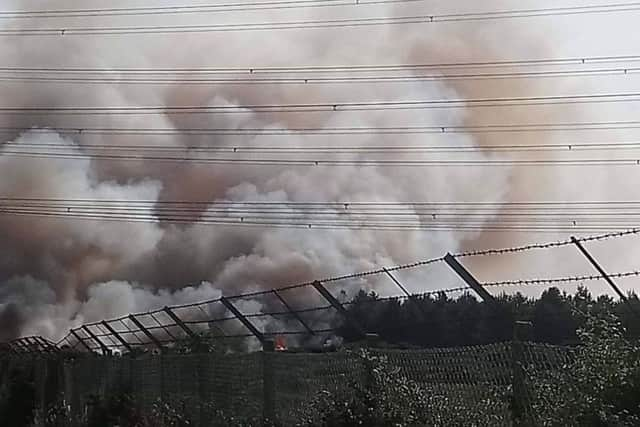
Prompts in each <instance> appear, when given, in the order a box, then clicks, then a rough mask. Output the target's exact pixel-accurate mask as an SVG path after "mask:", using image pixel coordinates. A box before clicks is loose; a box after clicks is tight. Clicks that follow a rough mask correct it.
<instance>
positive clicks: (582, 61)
mask: <svg viewBox="0 0 640 427" xmlns="http://www.w3.org/2000/svg"><path fill="white" fill-rule="evenodd" d="M637 61H640V55H610V56H584V57H579V56H576V57H567V58H535V59H509V60H495V61H467V62H437V63H424V64H369V65H366V64H365V65H353V64H351V65H344V64H343V65H302V66H289V67H285V66H251V67H206V66H203V67H188V68H185V67H182V68H164V67H153V68H144V67H136V68H120V67H109V68H95V67H91V68H87V67H65V68H60V67H15V66H2V65H0V72H20V73H22V72H25V73H37V72H43V73H90V74H93V73H105V74H114V73H115V74H129V73H131V74H189V73H204V74H283V73H284V74H291V73H295V74H299V73H322V74H326V73H360V72H389V71H406V70H416V69H434V68H435V69H453V68H505V67H507V68H513V67H518V68H520V67H540V66H560V65H590V64H591V65H598V64H603V63H604V64H608V63H622V62H637Z"/></svg>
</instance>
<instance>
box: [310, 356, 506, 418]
mask: <svg viewBox="0 0 640 427" xmlns="http://www.w3.org/2000/svg"><path fill="white" fill-rule="evenodd" d="M358 356H359V358H360V359H361V360H362V362H363V366H364V367H365V372H366V375H365V378H364V380H363V381H357V380H351V381H350V382H349V383H348V386H347V387H346V389H343V390H337V391H334V392H330V391H326V390H325V391H322V392H321V393H320V394H319V395H318V396H317V398H316V399H315V401H314V402H312V404H311V405H310V408H309V412H308V415H307V416H306V417H305V420H304V421H303V423H302V424H304V425H307V426H314V427H320V426H331V427H351V426H372V427H383V426H385V427H387V426H394V427H404V426H426V425H428V426H494V425H504V424H506V423H508V420H505V419H504V415H505V414H506V411H504V408H506V403H505V402H503V400H502V399H501V398H500V397H499V396H498V395H497V394H496V393H494V392H493V390H492V389H491V388H490V387H488V386H487V387H486V388H485V387H484V386H481V387H482V389H483V392H482V396H479V395H478V387H477V386H473V387H468V386H465V385H460V384H421V383H418V382H416V381H412V380H410V379H407V378H406V377H404V376H403V375H401V373H400V370H399V369H398V368H396V367H392V366H390V365H389V363H388V361H387V360H386V359H385V358H384V357H379V356H372V355H371V354H369V353H368V352H366V351H365V350H361V351H360V353H358Z"/></svg>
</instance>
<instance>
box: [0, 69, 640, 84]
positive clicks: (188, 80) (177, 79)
mask: <svg viewBox="0 0 640 427" xmlns="http://www.w3.org/2000/svg"><path fill="white" fill-rule="evenodd" d="M638 72H640V67H628V68H623V67H616V68H600V69H584V70H545V71H530V72H509V73H467V74H417V75H406V74H401V75H385V74H382V75H368V76H340V77H322V76H309V75H302V76H291V77H275V78H274V77H258V76H257V75H256V76H255V77H226V78H224V77H206V76H204V77H203V75H202V73H197V72H196V73H189V74H186V75H185V74H183V75H176V76H173V77H144V75H140V74H139V73H138V75H137V76H136V77H118V76H107V77H101V76H90V77H87V76H85V77H82V76H77V75H76V72H72V73H73V75H72V76H64V75H57V76H56V75H53V76H52V75H50V72H47V75H33V74H30V75H26V76H25V75H20V74H22V73H18V74H16V75H1V74H0V81H3V82H9V83H10V82H19V83H60V84H87V85H89V84H91V85H93V84H95V85H109V84H122V85H210V84H217V85H327V84H370V83H412V82H425V81H446V80H456V81H478V80H506V79H530V78H565V77H603V76H615V75H620V76H624V75H629V74H637V73H638ZM65 74H68V72H65ZM102 74H104V73H102ZM194 74H195V75H199V77H192V76H193V75H194ZM152 76H154V75H153V74H152Z"/></svg>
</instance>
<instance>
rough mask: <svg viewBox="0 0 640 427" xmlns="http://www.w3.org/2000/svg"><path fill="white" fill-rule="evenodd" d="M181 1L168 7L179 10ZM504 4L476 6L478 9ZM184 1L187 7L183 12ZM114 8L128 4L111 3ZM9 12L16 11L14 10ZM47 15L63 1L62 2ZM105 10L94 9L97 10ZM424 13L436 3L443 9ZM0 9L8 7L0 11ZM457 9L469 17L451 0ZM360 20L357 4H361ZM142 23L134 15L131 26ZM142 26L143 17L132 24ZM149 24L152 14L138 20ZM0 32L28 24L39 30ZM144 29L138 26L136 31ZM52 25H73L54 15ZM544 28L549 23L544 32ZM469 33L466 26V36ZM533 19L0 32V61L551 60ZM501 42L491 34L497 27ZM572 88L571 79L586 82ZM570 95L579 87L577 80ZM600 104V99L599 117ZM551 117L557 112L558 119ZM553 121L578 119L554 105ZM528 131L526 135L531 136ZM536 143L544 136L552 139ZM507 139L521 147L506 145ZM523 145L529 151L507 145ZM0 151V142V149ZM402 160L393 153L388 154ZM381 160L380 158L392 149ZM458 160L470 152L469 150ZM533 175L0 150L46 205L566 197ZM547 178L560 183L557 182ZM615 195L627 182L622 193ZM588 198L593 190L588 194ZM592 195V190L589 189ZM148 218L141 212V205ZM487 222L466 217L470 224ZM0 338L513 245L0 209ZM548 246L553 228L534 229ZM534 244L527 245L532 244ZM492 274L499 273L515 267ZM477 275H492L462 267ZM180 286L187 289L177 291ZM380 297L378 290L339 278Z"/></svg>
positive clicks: (228, 121) (154, 120) (388, 114)
mask: <svg viewBox="0 0 640 427" xmlns="http://www.w3.org/2000/svg"><path fill="white" fill-rule="evenodd" d="M183 3H184V2H183ZM504 3H505V2H483V3H482V7H483V9H487V10H488V9H492V8H494V7H495V8H496V9H497V8H499V7H500V6H502V5H504ZM193 4H196V3H195V2H194V3H193ZM125 5H128V3H125ZM13 6H15V8H16V9H27V8H28V7H27V5H26V4H25V3H23V2H15V4H14V5H13ZM33 6H34V8H36V6H37V8H38V9H47V8H51V9H61V8H64V9H72V8H74V7H78V8H81V7H86V3H85V2H80V1H65V2H62V3H60V2H59V1H56V2H44V3H42V2H38V3H37V4H34V5H33ZM63 6H64V7H63ZM110 6H111V5H110ZM433 6H434V8H435V9H437V8H445V3H444V2H439V3H438V2H436V3H434V5H433ZM370 7H371V8H372V9H371V10H372V12H369V13H370V14H372V15H377V16H383V15H392V14H394V13H397V14H402V13H405V14H410V13H412V12H415V11H416V10H418V11H421V10H422V9H420V8H416V7H415V6H402V7H401V6H394V7H391V6H375V7H374V6H370ZM5 8H6V9H11V7H9V5H6V6H5ZM459 8H460V9H461V10H464V9H475V8H477V6H476V2H472V1H465V2H461V5H460V6H459ZM337 13H338V14H339V12H336V11H335V10H333V11H328V10H323V9H322V8H318V9H307V10H304V11H301V12H291V13H289V14H288V15H286V17H289V18H290V17H293V18H294V19H314V18H317V19H325V18H331V17H335V16H336V14H337ZM363 13H364V12H363ZM232 15H233V16H234V17H233V18H227V16H226V15H221V14H219V15H213V18H211V16H209V18H202V17H194V16H186V17H185V16H176V17H164V18H153V21H154V23H156V21H157V23H159V24H163V23H167V22H170V23H172V24H175V23H192V22H195V23H199V22H203V19H204V20H206V19H229V21H234V22H251V21H268V20H270V19H272V20H279V19H280V20H283V18H282V16H283V15H282V14H279V12H277V11H270V12H264V11H263V12H260V13H257V12H253V13H248V14H241V13H238V14H232ZM136 19H141V18H136ZM145 19H147V18H145ZM148 19H149V20H152V18H148ZM25 21H28V22H20V23H19V24H16V22H15V21H14V22H11V23H4V25H5V26H6V27H10V28H17V27H19V26H20V25H23V27H24V28H33V27H35V26H37V25H38V22H39V21H32V20H25ZM135 22H137V21H136V20H135V19H133V18H116V17H113V18H99V19H98V18H87V19H85V20H84V21H83V22H82V25H84V26H90V25H94V24H95V25H102V26H110V25H131V24H132V23H135ZM145 22H146V21H145ZM64 24H65V25H67V24H68V25H69V26H73V25H78V21H77V20H76V21H72V22H71V21H70V22H69V23H64ZM546 25H547V27H546V30H548V25H549V24H546ZM480 29H482V30H480ZM546 30H545V27H540V28H536V29H535V31H533V30H529V29H527V30H524V29H522V28H521V26H519V25H518V24H517V23H512V24H510V23H501V24H500V25H499V26H497V27H496V28H495V29H493V27H492V26H491V24H486V23H485V24H484V25H483V24H478V25H470V26H461V25H449V26H446V25H442V26H440V27H437V28H435V29H433V28H428V29H427V28H425V27H420V26H407V27H404V26H395V27H394V26H390V27H376V28H375V29H373V30H363V31H359V30H345V31H344V32H339V33H336V32H334V31H300V32H295V33H294V32H288V31H282V32H273V33H269V34H266V33H260V32H248V33H230V34H223V33H211V34H192V35H172V36H158V35H156V36H131V37H125V36H114V37H108V36H107V37H100V36H97V37H93V36H91V37H85V38H83V37H71V36H69V37H66V36H65V37H58V38H55V37H54V38H49V39H39V38H38V39H32V38H28V37H26V38H11V39H4V40H0V58H1V59H2V63H4V64H11V65H12V66H25V67H26V66H34V67H46V66H49V67H102V68H118V67H138V68H153V67H184V68H190V67H198V66H208V67H211V66H214V67H215V66H223V67H233V66H242V67H247V66H248V65H249V66H250V65H283V66H290V65H294V66H295V65H305V64H312V65H335V64H349V63H353V64H382V63H384V64H402V63H439V62H449V63H451V62H456V61H473V60H477V59H484V60H487V58H490V59H494V60H495V59H498V60H499V59H505V58H506V59H510V58H513V57H520V58H527V57H531V58H536V57H553V56H554V51H553V49H551V48H550V47H549V46H548V45H545V44H543V43H539V40H538V39H537V38H536V35H540V34H544V33H545V31H546ZM505 31H511V32H513V35H514V37H513V40H508V38H507V37H505V36H504V34H503V32H505ZM585 87H588V86H585ZM559 89H560V86H559V85H558V84H557V83H554V82H553V81H551V80H548V81H545V82H537V83H535V84H531V82H530V81H528V82H526V83H525V81H524V80H514V81H501V82H491V81H487V82H423V83H404V84H398V85H336V86H323V85H315V86H314V85H309V86H304V85H297V86H296V85H293V86H290V85H271V86H258V85H245V86H238V85H206V86H205V85H197V86H194V85H186V84H185V85H167V86H161V85H160V86H158V85H126V84H122V85H86V86H85V85H53V84H46V85H45V84H29V83H25V84H21V83H12V84H6V85H5V86H4V87H3V88H2V90H1V93H2V94H3V96H2V99H3V101H2V105H3V106H9V107H63V106H149V105H167V106H172V105H259V104H288V103H306V102H314V101H315V102H327V101H333V102H348V101H354V100H366V101H372V100H416V99H444V98H474V97H482V96H495V95H496V94H497V93H499V94H502V95H504V96H522V95H526V94H531V93H535V94H541V93H543V94H545V93H546V94H554V93H557V91H558V90H559ZM578 89H579V88H578ZM611 108H613V107H611ZM553 111H554V110H553V109H550V110H544V111H542V112H537V111H536V110H534V112H533V113H532V112H531V110H526V109H518V108H513V109H502V110H500V111H499V113H496V111H495V110H491V109H488V110H482V109H467V110H438V109H435V110H422V111H421V110H414V111H397V112H394V111H378V112H364V113H355V112H350V113H335V114H332V113H322V114H286V113H269V114H259V113H254V114H229V115H215V114H214V115H179V116H177V115H166V114H165V115H147V116H133V115H132V116H127V115H120V116H117V115H103V116H89V117H76V116H64V115H53V114H50V115H47V114H41V115H34V116H28V115H20V116H1V117H0V125H1V126H4V127H11V128H20V129H22V130H21V131H19V132H16V134H15V135H10V136H8V137H7V138H5V141H6V142H13V143H18V144H21V143H24V144H33V143H38V142H40V143H61V144H68V145H69V146H70V147H73V149H74V150H76V151H77V152H79V153H81V152H83V144H87V143H94V144H114V145H123V146H126V145H144V144H147V145H151V144H164V145H173V146H177V147H180V146H186V145H191V144H198V143H207V144H215V145H216V146H220V147H233V146H234V145H241V144H254V145H257V144H260V143H265V144H267V145H268V144H274V143H276V144H277V145H280V146H283V145H287V146H290V147H302V146H305V144H307V145H308V144H314V143H315V144H320V145H329V146H331V145H334V146H344V145H361V146H375V145H391V144H397V145H411V144H415V145H417V144H432V145H442V142H443V141H444V140H442V139H439V137H438V136H433V137H431V136H428V135H426V136H425V135H415V136H402V137H398V136H389V135H386V136H385V135H372V136H366V135H365V136H362V135H361V136H353V135H347V136H331V137H327V136H324V137H321V138H319V137H317V136H296V137H273V136H242V137H237V136H235V137H231V136H198V137H194V136H189V137H187V136H180V135H170V136H158V135H156V136H149V135H146V136H136V137H131V136H123V135H116V136H114V135H107V136H99V135H91V136H82V135H74V136H70V137H67V136H56V135H51V134H43V133H39V132H37V131H34V129H46V128H57V127H75V128H81V127H100V128H127V127H131V128H135V127H139V128H166V129H180V128H185V127H201V128H238V129H242V128H259V129H262V128H268V127H273V128H299V127H313V128H316V127H317V128H330V127H343V126H344V127H358V126H362V127H386V126H389V127H392V126H402V125H407V124H409V125H412V126H421V125H422V126H430V125H440V124H442V123H446V124H447V125H449V126H452V125H453V126H454V125H468V124H487V123H489V124H492V123H494V124H495V123H536V122H553V121H554V120H553V114H552V113H550V112H553ZM565 113H566V112H565ZM562 117H563V119H565V120H568V121H570V120H574V119H576V120H579V119H582V118H584V119H585V120H588V119H589V118H591V117H592V115H590V114H588V113H585V114H583V113H580V114H578V112H577V111H573V110H570V111H569V114H565V115H563V116H562ZM511 138H512V136H499V135H498V137H496V136H495V135H493V136H491V138H489V136H487V135H480V134H479V135H474V134H466V135H465V134H462V135H458V136H456V137H452V138H451V139H449V140H446V141H447V143H455V144H460V145H483V144H485V145H488V144H500V143H509V142H513V141H512V140H511ZM528 138H540V135H536V136H533V137H528ZM548 139H549V140H550V141H551V140H553V138H552V136H548ZM519 141H520V140H519ZM521 141H522V143H527V142H531V140H530V139H527V138H523V139H521ZM0 147H2V145H0ZM3 150H6V148H0V153H2V151H3ZM405 156H406V157H407V158H410V157H409V156H410V155H405ZM396 157H397V156H396ZM466 158H471V159H482V158H487V155H485V154H482V153H475V154H474V153H471V154H467V157H466ZM546 173H548V174H549V175H545V176H540V175H536V174H535V173H533V174H532V173H530V171H517V170H513V169H512V168H507V167H505V168H496V169H493V168H468V169H465V170H459V169H449V168H384V167H358V166H342V167H331V166H318V167H297V168H286V167H273V166H236V165H234V166H228V165H203V164H188V163H178V164H166V163H153V162H143V161H121V162H116V161H110V162H105V161H93V160H78V159H75V160H73V161H64V160H52V159H46V160H45V159H33V158H29V159H25V158H15V157H10V156H0V196H2V197H34V198H38V197H46V198H61V199H65V198H67V199H112V200H185V201H203V200H204V201H211V202H213V201H216V200H225V201H237V202H243V201H282V202H287V201H291V202H340V203H348V202H358V201H363V202H411V201H420V202H428V201H482V202H496V201H504V200H517V199H520V200H522V199H533V200H535V199H540V200H545V199H558V200H563V199H567V198H575V199H581V198H583V197H582V196H583V195H584V189H583V188H582V187H580V188H578V187H576V186H575V179H572V178H571V173H573V172H570V171H564V170H562V171H555V170H547V171H546V172H545V174H546ZM602 177H603V173H602V172H600V173H594V174H593V175H592V176H591V177H589V178H586V180H587V181H588V182H590V183H591V184H593V185H591V192H592V194H591V195H590V197H588V198H590V199H594V200H595V199H598V198H603V197H599V196H602V194H603V193H605V192H606V190H604V189H602V188H599V187H598V186H597V184H598V182H600V181H599V180H602ZM558 182H560V183H561V185H559V186H558V185H556V184H557V183H558ZM626 185H630V184H626ZM593 192H596V193H598V194H593ZM604 198H606V197H604ZM148 213H149V214H152V215H154V210H153V208H150V211H149V212H148ZM483 219H484V220H486V219H488V218H480V220H483ZM0 236H1V237H2V239H1V240H0V320H2V325H3V326H2V329H1V330H0V339H7V338H11V337H15V336H17V335H20V334H42V335H44V336H47V337H52V338H56V337H59V336H60V335H61V334H63V333H64V332H65V331H66V329H67V328H69V327H70V326H74V325H78V324H80V323H82V322H85V321H93V320H99V319H102V318H108V317H113V316H116V315H122V314H126V313H130V312H135V311H140V310H146V309H149V308H153V307H158V306H163V305H166V304H173V303H180V302H191V301H195V300H199V299H207V298H215V297H217V296H219V295H221V294H235V293H240V292H243V291H247V290H255V289H268V288H272V287H278V286H283V285H286V284H291V283H295V282H299V281H307V280H310V279H312V278H314V277H321V276H326V275H331V274H335V273H344V272H352V271H359V270H367V269H371V268H378V267H380V266H383V265H394V264H398V263H404V262H410V261H414V260H417V259H425V258H429V257H432V256H440V255H442V253H443V252H445V251H456V250H459V249H462V248H472V247H482V246H495V245H502V244H511V243H513V239H514V236H513V235H512V236H509V235H501V236H500V237H499V238H498V237H496V236H495V235H494V234H491V233H483V232H481V231H478V232H464V233H460V232H458V233H445V232H438V233H430V232H427V231H413V232H389V231H372V230H313V229H311V230H305V229H302V230H301V229H286V228H277V229H275V228H259V227H217V226H203V225H198V224H196V225H188V224H187V225H184V224H183V225H175V224H167V223H163V222H162V221H161V222H159V223H152V224H143V223H135V224H126V223H109V222H100V221H80V220H72V219H69V220H64V219H48V218H36V217H17V216H0ZM544 237H545V238H554V237H555V236H553V235H549V236H544ZM538 240H540V239H538ZM514 265H515V267H513V266H504V265H503V266H501V267H500V270H501V272H502V273H504V272H506V271H511V272H514V271H517V270H518V269H520V268H521V267H522V266H521V265H520V264H514ZM475 267H476V268H478V269H479V270H478V271H479V272H481V273H486V272H487V271H489V270H490V269H491V268H492V267H489V266H488V265H484V264H477V265H475ZM445 278H446V280H449V279H450V278H449V277H448V276H443V274H441V273H440V272H431V273H429V272H426V271H421V272H419V273H415V274H414V273H409V274H407V277H406V278H405V280H407V282H408V283H407V285H408V286H409V287H410V288H411V289H412V290H414V291H420V290H429V289H434V288H439V287H442V286H447V285H450V284H451V283H450V282H447V283H443V280H445ZM190 285H192V286H190ZM352 285H353V286H352V288H353V289H355V288H356V286H368V287H372V288H374V287H375V288H377V289H381V290H384V287H385V286H389V284H385V283H383V281H378V280H377V279H376V280H373V279H372V281H370V282H363V281H359V282H358V283H354V284H352Z"/></svg>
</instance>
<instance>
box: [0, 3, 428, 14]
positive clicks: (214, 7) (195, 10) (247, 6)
mask: <svg viewBox="0 0 640 427" xmlns="http://www.w3.org/2000/svg"><path fill="white" fill-rule="evenodd" d="M423 1H424V0H358V1H357V2H356V1H353V0H279V1H259V2H235V3H220V4H202V5H173V6H156V7H153V6H148V7H112V8H94V9H57V10H56V9H48V10H4V11H0V19H18V18H32V19H33V18H86V17H100V16H151V15H178V14H202V13H219V12H245V11H254V10H286V9H308V8H329V7H344V6H350V7H358V6H367V5H385V4H394V3H417V2H423Z"/></svg>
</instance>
